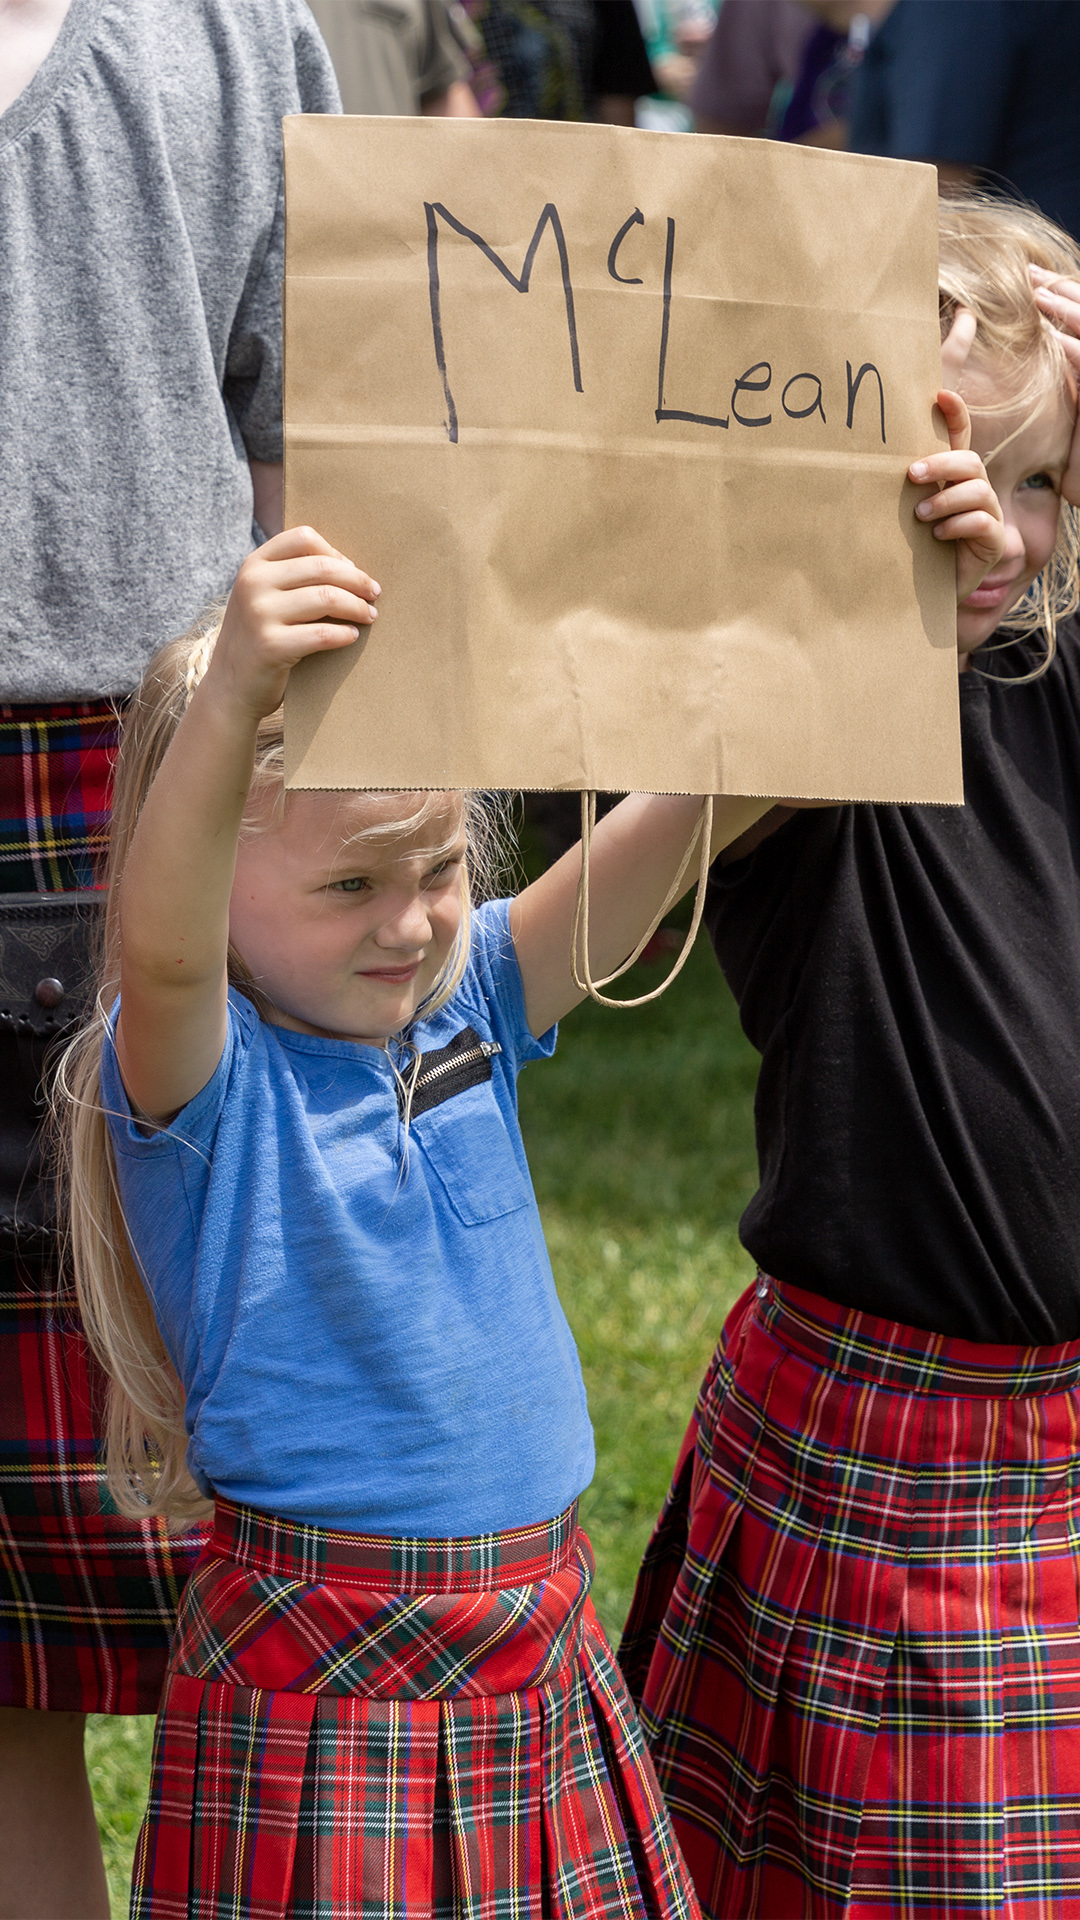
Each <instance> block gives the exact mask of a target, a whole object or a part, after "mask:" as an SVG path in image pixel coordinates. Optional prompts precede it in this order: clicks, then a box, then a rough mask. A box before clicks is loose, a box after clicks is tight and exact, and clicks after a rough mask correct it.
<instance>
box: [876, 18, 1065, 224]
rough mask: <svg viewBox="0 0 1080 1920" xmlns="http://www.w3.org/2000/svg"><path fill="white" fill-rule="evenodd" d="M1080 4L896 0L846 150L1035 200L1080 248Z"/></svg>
mask: <svg viewBox="0 0 1080 1920" xmlns="http://www.w3.org/2000/svg"><path fill="white" fill-rule="evenodd" d="M1078 96H1080V3H1078V0H1039V4H1038V5H1037V6H1036V5H1032V0H898V4H897V5H896V6H894V7H893V8H892V10H891V11H890V12H889V13H888V15H887V17H886V18H885V19H884V20H883V21H882V23H881V25H880V26H879V27H878V29H877V32H876V33H875V34H874V35H873V38H872V39H871V41H870V44H869V46H868V48H867V51H866V58H865V60H864V61H863V63H862V66H861V68H860V71H859V76H858V81H857V84H856V87H855V93H854V103H853V119H852V128H851V145H852V147H853V148H854V149H855V151H856V152H859V153H881V154H887V155H890V156H891V157H892V158H894V159H898V160H931V161H933V162H934V163H935V164H936V166H937V169H938V173H939V177H940V179H941V183H942V186H943V187H945V188H946V189H949V188H952V189H963V188H967V187H971V186H973V185H981V186H984V187H989V188H991V189H993V190H994V191H1002V192H1005V193H1007V194H1014V195H1018V196H1020V197H1022V198H1023V199H1026V200H1028V201H1030V202H1031V203H1032V204H1034V205H1035V206H1037V207H1038V208H1039V209H1040V211H1041V212H1043V213H1045V214H1046V215H1047V216H1048V218H1049V219H1051V220H1056V221H1057V222H1058V224H1059V225H1060V226H1063V227H1064V228H1065V229H1066V230H1067V232H1069V233H1071V234H1072V235H1074V237H1077V238H1080V142H1078V139H1077V117H1076V116H1077V107H1076V103H1077V98H1078Z"/></svg>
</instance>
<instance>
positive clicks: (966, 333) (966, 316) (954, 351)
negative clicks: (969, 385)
mask: <svg viewBox="0 0 1080 1920" xmlns="http://www.w3.org/2000/svg"><path fill="white" fill-rule="evenodd" d="M978 324H979V323H978V321H977V320H976V318H975V315H974V314H973V313H972V311H971V309H970V307H957V309H956V312H955V314H954V315H953V323H952V326H951V327H950V328H949V331H948V333H947V335H946V337H945V339H944V340H943V341H942V343H941V377H942V379H943V380H944V381H946V382H947V383H948V385H949V386H950V388H951V387H953V386H955V384H956V382H957V381H958V380H959V378H960V375H961V374H962V373H963V371H964V368H965V367H966V366H967V362H968V355H969V354H970V352H971V349H972V347H973V346H974V344H975V334H976V331H977V329H978Z"/></svg>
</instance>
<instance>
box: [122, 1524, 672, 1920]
mask: <svg viewBox="0 0 1080 1920" xmlns="http://www.w3.org/2000/svg"><path fill="white" fill-rule="evenodd" d="M267 1527H269V1528H271V1529H272V1531H273V1535H274V1551H275V1556H276V1559H277V1571H276V1572H274V1573H272V1574H271V1573H268V1572H266V1571H264V1570H263V1569H262V1568H261V1567H259V1566H253V1565H250V1564H243V1563H242V1561H241V1559H240V1558H239V1557H236V1558H227V1557H224V1556H223V1555H222V1554H221V1552H220V1551H219V1548H220V1546H221V1544H222V1534H223V1532H224V1536H225V1538H231V1541H232V1544H233V1549H234V1551H235V1552H236V1553H238V1554H242V1553H243V1552H244V1545H243V1543H244V1540H245V1539H249V1540H250V1539H256V1540H258V1539H265V1533H266V1528H267ZM290 1531H291V1529H290V1526H289V1523H288V1522H282V1521H267V1520H266V1517H265V1516H251V1517H250V1521H249V1522H247V1523H245V1522H244V1521H243V1518H242V1510H239V1509H236V1508H232V1509H230V1510H229V1511H228V1512H226V1513H225V1514H224V1515H223V1516H219V1531H218V1532H217V1534H216V1536H215V1541H214V1543H213V1544H212V1546H211V1548H210V1549H209V1550H208V1552H207V1554H206V1556H205V1557H204V1558H203V1560H202V1561H201V1562H200V1563H199V1565H198V1567H197V1568H196V1570H195V1573H194V1574H193V1576H192V1579H191V1582H190V1584H189V1586H188V1589H187V1592H186V1594H185V1597H184V1601H183V1604H182V1607H181V1614H180V1622H179V1626H178V1630H177V1636H176V1641H175V1644H174V1648H173V1653H172V1656H171V1660H170V1671H169V1678H168V1682H167V1685H166V1693H165V1699H164V1703H163V1708H162V1714H161V1717H160V1720H159V1724H158V1732H157V1739H156V1742H155V1750H154V1764H153V1772H152V1778H151V1787H150V1799H149V1804H148V1808H147V1816H146V1821H145V1823H144V1827H143V1831H142V1834H141V1836H140V1842H139V1851H138V1854H137V1857H136V1867H135V1879H134V1887H133V1895H132V1916H133V1920H174V1916H175V1917H176V1920H179V1916H181V1915H182V1916H183V1917H184V1920H224V1917H225V1916H226V1915H230V1916H232V1915H236V1914H238V1913H243V1915H244V1916H245V1920H278V1917H279V1916H280V1920H284V1916H285V1915H289V1916H290V1920H375V1916H378V1920H429V1916H433V1917H434V1920H548V1916H550V1917H551V1920H697V1915H698V1908H697V1904H696V1902H695V1900H694V1897H693V1893H692V1891H691V1890H690V1887H689V1882H688V1880H687V1877H686V1873H685V1869H684V1867H683V1865H682V1862H681V1860H680V1858H679V1855H678V1849H677V1847H676V1846H675V1843H674V1841H673V1838H672V1835H671V1830H670V1825H669V1823H668V1820H667V1816H666V1814H665V1812H664V1809H663V1803H662V1801H661V1799H660V1794H659V1790H658V1788H657V1785H656V1780H655V1776H654V1774H653V1771H652V1768H651V1765H650V1763H649V1760H648V1757H647V1754H646V1752H645V1748H644V1743H643V1741H642V1738H641V1732H640V1728H639V1727H638V1724H637V1720H636V1717H635V1715H634V1712H633V1709H632V1707H631V1705H630V1702H629V1699H628V1697H627V1694H626V1691H625V1688H624V1686H623V1683H622V1680H621V1677H620V1675H619V1672H618V1669H617V1667H616V1666H615V1663H614V1660H613V1659H612V1657H611V1653H610V1649H609V1648H608V1646H607V1643H606V1641H605V1639H604V1636H603V1633H602V1631H601V1628H600V1626H599V1624H598V1622H597V1620H596V1617H595V1615H594V1613H593V1610H592V1606H591V1603H590V1601H589V1598H588V1594H589V1585H590V1581H591V1576H592V1556H591V1550H590V1549H589V1546H588V1542H587V1541H586V1539H585V1537H584V1535H582V1534H579V1533H578V1532H577V1530H576V1526H574V1525H573V1523H572V1516H568V1515H563V1516H560V1518H559V1519H558V1520H557V1521H554V1522H552V1523H551V1524H550V1526H549V1527H544V1528H536V1529H525V1530H521V1532H520V1533H518V1534H516V1535H510V1536H505V1541H506V1559H505V1564H501V1562H502V1555H501V1552H500V1541H501V1538H503V1537H500V1536H497V1535H496V1536H486V1537H485V1539H484V1541H483V1543H481V1542H479V1541H474V1542H468V1541H465V1542H462V1541H447V1542H440V1541H438V1540H431V1541H425V1542H422V1543H421V1542H409V1543H404V1542H402V1543H388V1542H386V1541H379V1542H372V1543H371V1562H372V1570H373V1571H379V1570H380V1568H383V1567H385V1564H386V1560H387V1554H388V1551H389V1553H390V1555H391V1557H392V1558H393V1557H395V1556H396V1557H397V1558H399V1559H400V1558H401V1557H404V1558H405V1559H406V1560H407V1561H410V1562H412V1561H415V1560H416V1558H417V1554H416V1549H417V1548H418V1547H420V1548H422V1552H421V1554H420V1556H419V1557H420V1559H422V1561H423V1563H424V1564H425V1566H426V1568H427V1570H428V1575H429V1579H430V1584H429V1585H428V1586H427V1587H421V1585H420V1584H419V1582H418V1581H414V1584H413V1587H412V1589H411V1590H410V1591H406V1592H401V1591H398V1592H395V1591H394V1590H393V1588H392V1587H391V1588H385V1587H384V1588H383V1589H378V1588H375V1587H370V1586H368V1585H366V1584H364V1583H362V1582H361V1581H358V1580H356V1579H355V1578H354V1579H352V1580H351V1581H350V1582H348V1584H339V1583H337V1582H336V1581H335V1580H334V1578H333V1573H334V1558H335V1554H341V1555H343V1557H344V1560H345V1564H346V1567H347V1568H348V1570H350V1571H351V1572H352V1573H353V1574H355V1573H356V1572H357V1570H358V1565H359V1563H360V1561H362V1559H363V1552H364V1550H363V1548H360V1547H352V1546H349V1544H348V1542H347V1537H345V1536H341V1535H337V1536H334V1541H333V1544H331V1542H329V1541H328V1542H327V1543H326V1549H325V1554H324V1558H325V1560H326V1561H327V1562H328V1563H329V1567H330V1571H329V1574H328V1575H327V1576H326V1577H324V1578H323V1579H321V1580H320V1581H318V1582H312V1581H310V1580H308V1579H304V1578H302V1577H300V1575H299V1573H298V1571H296V1569H294V1570H293V1571H292V1572H291V1573H290V1571H289V1570H288V1568H287V1566H286V1564H285V1561H286V1555H285V1553H284V1546H285V1543H286V1539H287V1535H288V1533H289V1532H290ZM294 1531H295V1534H296V1545H297V1567H299V1566H300V1565H304V1566H307V1565H309V1564H310V1560H311V1555H312V1544H313V1543H312V1538H311V1536H312V1533H313V1531H317V1530H313V1529H311V1528H310V1527H304V1528H299V1527H298V1528H296V1529H295V1530H294ZM523 1535H527V1536H531V1538H530V1540H529V1545H530V1548H531V1549H532V1550H533V1551H535V1550H537V1549H539V1550H540V1552H541V1554H542V1556H543V1557H544V1558H545V1559H546V1560H547V1561H548V1563H549V1565H550V1571H549V1572H548V1573H547V1574H545V1576H544V1577H543V1578H541V1579H537V1580H532V1581H528V1582H526V1583H524V1584H521V1583H518V1584H507V1582H513V1581H515V1580H516V1579H517V1574H516V1571H515V1569H516V1568H517V1567H518V1566H520V1564H521V1560H522V1550H523V1547H524V1545H525V1540H524V1539H523ZM545 1535H546V1536H547V1540H546V1552H545V1541H544V1536H545ZM356 1538H357V1539H358V1538H359V1537H358V1536H357V1537H356ZM254 1557H255V1558H258V1554H257V1553H256V1554H255V1556H254ZM476 1558H479V1559H480V1560H481V1561H482V1563H483V1566H484V1570H485V1576H486V1580H487V1584H485V1585H483V1586H480V1585H474V1586H465V1585H459V1586H458V1587H456V1588H452V1587H450V1586H449V1585H448V1579H449V1577H450V1576H451V1575H454V1574H455V1573H456V1570H457V1569H459V1568H460V1567H461V1566H462V1565H463V1564H468V1563H469V1562H471V1561H472V1560H474V1559H476ZM457 1577H459V1578H460V1576H459V1575H458V1576H457Z"/></svg>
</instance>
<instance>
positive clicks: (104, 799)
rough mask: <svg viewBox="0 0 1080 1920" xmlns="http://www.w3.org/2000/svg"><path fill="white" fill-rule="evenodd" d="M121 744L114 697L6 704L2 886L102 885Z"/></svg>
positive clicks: (24, 889)
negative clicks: (63, 702)
mask: <svg viewBox="0 0 1080 1920" xmlns="http://www.w3.org/2000/svg"><path fill="white" fill-rule="evenodd" d="M118 743H119V721H118V719H117V714H116V709H115V706H114V705H113V703H112V702H111V701H108V700H92V701H81V702H78V703H75V704H72V705H69V706H38V707H34V706H17V707H16V706H3V705H0V893H64V892H70V891H74V890H76V889H79V888H88V887H89V888H92V887H98V886H100V885H101V872H102V861H103V856H104V854H105V850H106V847H107V844H108V826H109V795H110V785H111V781H112V764H113V760H114V759H115V757H116V750H117V746H118Z"/></svg>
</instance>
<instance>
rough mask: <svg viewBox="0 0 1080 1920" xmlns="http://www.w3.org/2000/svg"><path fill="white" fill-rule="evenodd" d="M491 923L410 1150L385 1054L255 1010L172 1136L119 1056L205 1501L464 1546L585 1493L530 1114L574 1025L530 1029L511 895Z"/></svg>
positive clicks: (133, 1215)
mask: <svg viewBox="0 0 1080 1920" xmlns="http://www.w3.org/2000/svg"><path fill="white" fill-rule="evenodd" d="M473 927H474V933H473V949H472V956H471V959H470V962H469V966H468V968H467V971H466V973H465V977H464V979H463V981H462V983H461V986H460V987H459V988H458V990H457V992H456V993H455V995H454V997H453V999H452V1000H451V1001H450V1003H449V1004H448V1005H447V1006H446V1007H444V1008H443V1009H442V1010H441V1012H439V1013H437V1014H436V1015H435V1016H434V1017H433V1018H431V1019H429V1020H424V1021H421V1022H419V1023H418V1024H417V1025H416V1026H415V1027H414V1029H413V1033H412V1038H413V1039H414V1041H415V1043H416V1045H417V1046H418V1047H419V1048H420V1050H421V1052H422V1054H423V1056H424V1061H423V1068H422V1071H421V1074H420V1077H419V1078H418V1080H417V1083H416V1093H415V1096H414V1112H413V1118H412V1122H411V1125H410V1128H409V1132H408V1136H407V1138H406V1134H405V1129H404V1126H403V1124H402V1122H401V1119H400V1115H399V1104H398V1085H397V1082H396V1080H395V1077H394V1071H393V1066H392V1063H391V1060H390V1057H389V1055H388V1054H387V1053H385V1052H382V1051H380V1050H379V1049H378V1048H376V1047H369V1046H364V1045H361V1044H359V1043H357V1042H353V1041H348V1040H323V1039H318V1038H316V1037H315V1036H313V1035H309V1034H301V1033H292V1032H290V1031H288V1030H287V1029H286V1028H283V1027H274V1026H268V1025H267V1024H266V1023H265V1022H264V1021H261V1020H260V1019H259V1018H258V1015H257V1014H256V1013H255V1011H254V1009H253V1008H252V1006H251V1005H250V1004H249V1002H248V1001H246V1000H245V999H244V998H243V997H242V996H241V995H239V994H230V996H229V1002H230V1004H229V1030H228V1038H227V1040H226V1043H225V1051H224V1053H223V1054H222V1057H221V1062H220V1064H219V1066H218V1068H217V1071H216V1072H215V1074H214V1076H213V1078H212V1079H211V1080H210V1081H209V1083H208V1084H207V1085H206V1086H205V1087H204V1088H203V1090H202V1092H201V1093H199V1094H197V1095H196V1097H195V1099H194V1100H192V1101H191V1102H190V1104H189V1105H188V1106H186V1107H185V1108H184V1109H183V1111H182V1112H181V1113H180V1114H178V1115H177V1117H176V1119H175V1120H174V1121H173V1122H172V1125H171V1126H169V1127H167V1128H165V1129H164V1130H163V1131H161V1132H159V1133H152V1134H147V1133H143V1132H140V1131H139V1129H138V1128H137V1127H136V1126H135V1125H134V1124H133V1123H132V1121H131V1119H130V1108H129V1105H128V1102H127V1099H126V1096H125V1094H124V1089H123V1085H122V1082H121V1079H120V1074H119V1071H118V1068H117V1064H116V1056H115V1053H114V1051H113V1049H112V1047H111V1046H108V1047H107V1048H106V1051H105V1055H104V1060H103V1064H102V1074H101V1087H102V1096H103V1099H104V1103H105V1106H106V1109H107V1110H109V1111H110V1116H111V1131H112V1138H113V1145H114V1148H115V1153H116V1164H117V1172H118V1178H119V1184H120V1194H121V1198H122V1201H123V1207H124V1215H125V1219H126V1220H127V1224H128V1231H129V1234H130V1237H131V1241H132V1244H133V1246H134V1248H135V1251H136V1254H137V1256H138V1258H139V1261H140V1263H141V1266H142V1269H143V1272H144V1274H145V1277H146V1284H147V1287H148V1289H149V1292H150V1295H151V1298H152V1300H153V1303H154V1309H155V1312H156V1314H157V1319H158V1324H159V1326H160V1328H161V1332H162V1336H163V1338H164V1341H165V1345H166V1347H167V1349H168V1352H169V1355H170V1357H171V1359H172V1361H173V1364H174V1365H175V1367H176V1369H177V1372H178V1373H179V1375H180V1378H181V1379H182V1381H183V1383H184V1389H185V1393H186V1396H187V1425H188V1431H189V1434H190V1436H191V1437H190V1441H189V1445H188V1461H189V1464H190V1467H191V1470H192V1472H193V1474H194V1475H195V1478H196V1479H197V1480H198V1482H199V1484H200V1485H201V1486H202V1487H203V1488H204V1489H205V1490H207V1491H210V1490H211V1489H214V1490H216V1491H217V1492H219V1493H221V1494H223V1495H225V1496H226V1497H227V1498H228V1499H230V1500H235V1501H238V1502H240V1503H241V1504H243V1505H246V1506H252V1507H257V1508H259V1509H261V1510H262V1511H264V1512H268V1513H273V1514H277V1515H281V1516H283V1517H284V1518H287V1519H290V1520H299V1521H307V1522H310V1523H312V1524H314V1525H320V1526H334V1527H340V1528H344V1529H348V1530H350V1531H355V1532H362V1533H378V1534H413V1535H415V1534H420V1535H431V1536H437V1537H445V1536H447V1535H451V1534H475V1533H485V1532H489V1531H496V1530H500V1529H503V1528H507V1527H518V1526H525V1525H529V1524H531V1523H533V1522H535V1521H539V1520H544V1519H547V1518H549V1517H550V1516H551V1515H553V1514H556V1513H559V1512H561V1511H562V1509H563V1508H564V1507H566V1506H568V1505H569V1504H570V1502H571V1501H572V1500H574V1499H575V1498H576V1497H577V1495H578V1494H579V1493H580V1492H581V1491H582V1489H583V1487H585V1486H587V1485H588V1482H589V1480H590V1479H591V1477H592V1472H593V1446H592V1432H591V1429H590V1426H589V1418H588V1412H587V1409H586V1404H585V1390H584V1387H583V1385H582V1380H581V1369H580V1366H579V1364H578V1359H577V1353H576V1350H575V1347H574V1342H573V1337H572V1335H571V1333H570V1329H569V1327H568V1325H567V1323H566V1318H565V1316H564V1314H563V1311H562V1308H561V1307H560V1305H559V1300H558V1296H557V1294H556V1292H555V1283H554V1279H553V1277H552V1273H551V1264H550V1261H549V1259H548V1254H547V1248H546V1246H545V1244H544V1237H543V1232H542V1229H541V1226H540V1217H539V1214H538V1212H537V1207H536V1201H535V1198H534V1196H533V1191H532V1183H531V1181H530V1179H529V1171H528V1166H527V1164H526V1160H525V1149H524V1146H523V1144H522V1140H521V1134H520V1131H519V1128H518V1121H517V1100H516V1084H515V1083H516V1080H517V1075H518V1071H519V1069H520V1067H521V1066H523V1065H524V1063H525V1062H526V1061H528V1060H535V1059H539V1058H542V1057H545V1056H547V1055H549V1054H551V1053H552V1052H553V1050H554V1046H555V1032H554V1029H553V1030H552V1031H551V1032H550V1033H549V1034H547V1035H545V1037H544V1038H543V1039H542V1040H534V1039H533V1038H532V1035H531V1034H530V1033H529V1030H528V1027H527V1024H526V1019H525V1002H524V995H523V992H522V986H521V975H520V973H519V971H518V965H517V960H516V958H515V955H514V948H513V942H512V940H511V937H510V929H509V919H508V902H506V901H501V902H498V903H496V904H494V905H491V906H486V907H482V908H481V909H480V910H479V911H478V912H477V913H476V914H475V916H474V919H473Z"/></svg>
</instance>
